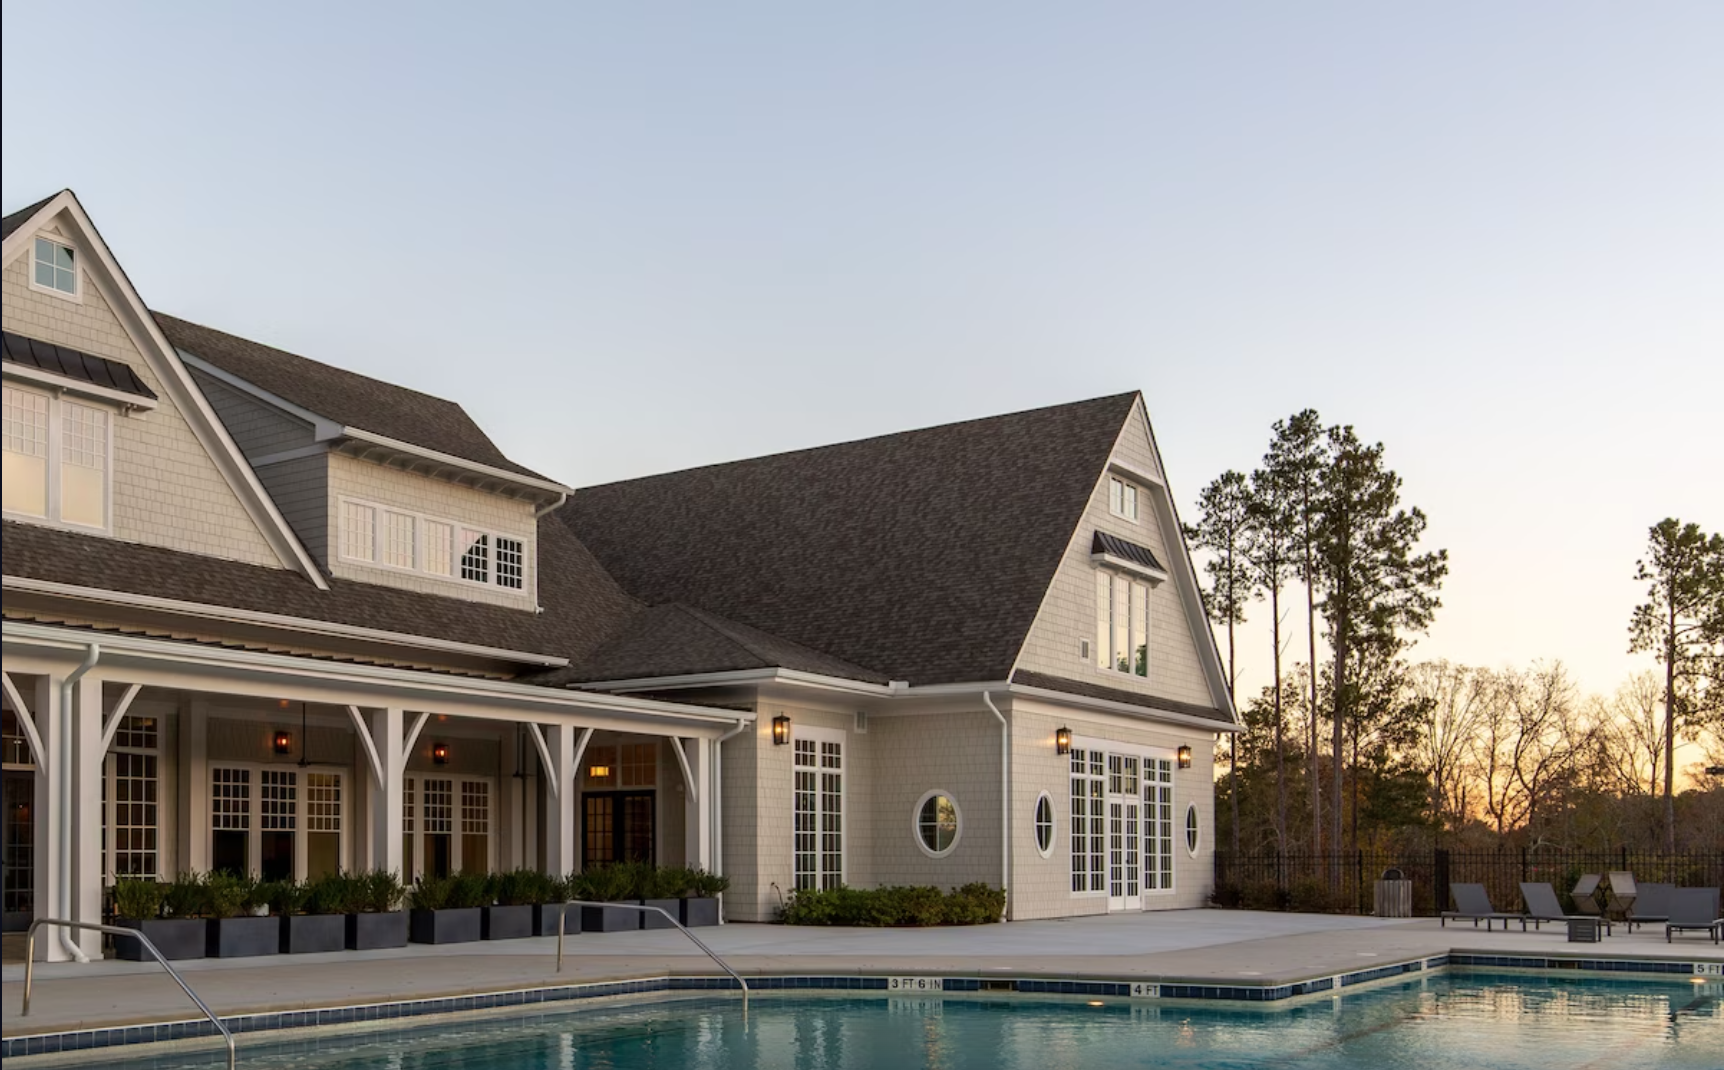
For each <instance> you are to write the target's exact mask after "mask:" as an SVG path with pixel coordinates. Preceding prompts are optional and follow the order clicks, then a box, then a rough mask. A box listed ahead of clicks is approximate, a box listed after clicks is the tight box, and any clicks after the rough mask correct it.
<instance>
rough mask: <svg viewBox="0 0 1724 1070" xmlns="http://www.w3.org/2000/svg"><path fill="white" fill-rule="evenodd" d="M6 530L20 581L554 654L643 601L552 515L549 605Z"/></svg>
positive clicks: (543, 531)
mask: <svg viewBox="0 0 1724 1070" xmlns="http://www.w3.org/2000/svg"><path fill="white" fill-rule="evenodd" d="M3 530H4V532H5V553H4V554H3V555H0V561H3V562H4V569H5V575H6V577H7V578H8V579H9V580H10V579H12V578H14V577H17V578H22V579H26V580H38V581H46V582H49V583H54V584H64V585H67V586H71V587H84V588H92V589H96V590H100V591H112V592H119V593H121V594H130V595H140V596H145V597H149V598H153V599H172V600H174V601H178V602H186V603H195V604H198V605H203V606H218V607H224V608H230V609H237V610H243V611H247V612H250V613H255V614H269V615H272V616H274V617H291V618H298V619H301V620H305V621H317V622H326V623H330V624H336V625H341V626H345V627H350V628H363V629H370V630H374V631H380V632H390V633H395V634H398V635H402V636H415V637H421V638H426V639H434V640H439V641H441V642H444V643H459V644H480V645H483V646H485V647H489V648H494V649H498V650H508V651H515V652H519V653H530V654H539V655H544V656H545V657H547V658H554V659H564V658H568V659H572V660H578V659H581V658H585V657H587V656H589V655H590V654H591V653H592V652H593V651H595V650H597V649H598V647H599V646H600V645H601V644H602V643H603V642H604V640H605V639H606V638H607V637H609V636H610V635H611V634H612V633H614V632H616V631H617V630H618V629H619V628H620V627H622V626H623V625H624V624H625V623H626V622H627V621H628V620H629V618H630V617H631V616H633V615H634V614H635V613H637V612H638V610H639V607H638V606H637V605H636V604H635V603H634V602H633V601H632V600H631V599H630V598H629V597H628V596H627V595H625V594H624V593H623V592H622V591H621V590H620V589H619V588H618V587H617V586H616V584H615V583H613V582H612V581H611V579H610V577H609V576H607V575H605V572H604V569H602V568H600V567H599V564H598V562H597V561H595V560H594V559H593V557H592V555H591V554H589V553H587V551H586V548H585V547H583V546H582V545H581V544H580V542H579V541H578V540H577V539H575V538H574V536H573V535H571V534H570V533H569V531H568V530H567V529H566V528H565V527H563V525H562V524H560V523H559V522H557V521H556V520H554V519H552V518H549V517H547V518H545V519H543V520H541V521H540V522H539V538H538V550H539V601H540V604H541V605H543V606H544V607H545V611H544V612H543V613H534V612H532V611H530V610H520V609H509V608H506V607H503V606H493V605H488V604H485V603H481V602H469V601H466V600H465V599H460V598H453V597H445V596H442V595H434V594H425V593H422V592H418V591H409V590H404V589H401V588H396V587H384V586H380V585H377V584H371V583H360V582H356V581H353V580H344V579H337V578H332V579H330V580H329V581H328V583H329V589H328V590H324V591H320V590H318V589H317V588H315V587H313V586H312V585H311V584H310V583H308V582H307V581H306V580H305V578H304V577H302V576H300V575H298V574H296V573H293V572H288V571H286V570H283V569H275V568H264V567H261V566H258V565H248V564H245V563H243V562H239V561H230V560H227V559H225V558H218V557H206V556H204V555H202V554H193V553H185V552H182V551H179V550H168V549H163V548H161V547H156V546H145V545H142V544H139V543H132V542H125V541H122V540H120V539H108V538H101V537H99V536H94V535H84V534H80V533H77V532H72V531H66V530H64V529H59V528H51V527H46V526H43V525H40V524H30V523H23V522H19V521H13V520H8V521H5V522H4V525H3ZM426 656H427V655H423V654H421V655H420V658H421V659H423V658H424V657H426ZM408 660H412V658H411V656H410V655H409V656H408Z"/></svg>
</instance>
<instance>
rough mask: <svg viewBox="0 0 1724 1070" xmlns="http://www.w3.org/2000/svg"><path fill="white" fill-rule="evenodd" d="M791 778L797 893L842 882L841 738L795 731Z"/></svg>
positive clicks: (813, 730) (837, 734)
mask: <svg viewBox="0 0 1724 1070" xmlns="http://www.w3.org/2000/svg"><path fill="white" fill-rule="evenodd" d="M791 742H792V744H793V746H792V748H791V749H792V752H793V753H792V755H791V775H792V776H793V777H794V784H793V789H792V794H793V798H792V808H793V811H794V813H793V817H794V826H793V836H794V837H795V839H794V841H793V849H794V854H795V867H796V872H795V877H796V887H797V888H798V889H814V888H820V889H827V888H836V887H838V886H839V885H841V884H843V883H844V733H842V732H834V731H830V730H823V729H818V728H802V727H798V728H797V729H796V738H795V739H793V740H792V741H791Z"/></svg>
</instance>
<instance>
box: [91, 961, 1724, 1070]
mask: <svg viewBox="0 0 1724 1070" xmlns="http://www.w3.org/2000/svg"><path fill="white" fill-rule="evenodd" d="M221 1061H222V1060H221V1057H220V1056H218V1055H216V1054H215V1053H213V1052H211V1053H209V1054H205V1053H204V1052H202V1051H200V1052H198V1053H197V1054H195V1055H194V1054H190V1053H180V1054H174V1055H169V1056H162V1057H155V1058H150V1059H136V1060H104V1062H105V1063H106V1064H107V1065H108V1066H109V1067H110V1068H111V1070H182V1068H192V1067H209V1066H215V1065H219V1064H220V1062H221ZM239 1065H240V1066H241V1067H244V1068H246V1070H597V1068H605V1070H684V1068H687V1070H745V1068H756V1067H758V1068H761V1070H904V1068H910V1067H930V1068H939V1070H1080V1068H1082V1070H1087V1068H1091V1067H1097V1068H1114V1067H1169V1068H1189V1070H1196V1068H1205V1070H1209V1068H1226V1070H1255V1068H1259V1067H1270V1066H1274V1067H1289V1068H1296V1070H1366V1068H1369V1070H1385V1068H1396V1067H1417V1068H1420V1070H1451V1068H1452V1070H1463V1068H1464V1070H1477V1068H1486V1067H1489V1068H1499V1067H1500V1068H1504V1070H1509V1068H1515V1070H1518V1068H1526V1070H1551V1068H1555V1067H1563V1068H1580V1067H1600V1068H1608V1070H1650V1068H1654V1067H1670V1068H1677V1070H1686V1068H1695V1070H1701V1068H1704V1070H1717V1068H1719V1067H1721V1066H1724V985H1721V984H1719V983H1716V982H1715V983H1711V984H1706V985H1695V984H1690V983H1688V982H1686V981H1673V982H1662V981H1644V980H1634V981H1625V980H1603V979H1600V980H1593V979H1575V978H1566V977H1565V978H1561V979H1552V978H1546V977H1538V976H1517V975H1508V974H1487V973H1444V974H1437V975H1427V976H1424V977H1422V978H1420V979H1418V980H1414V981H1409V982H1405V983H1396V984H1386V985H1383V986H1379V987H1374V988H1371V989H1368V990H1363V991H1354V992H1348V993H1345V994H1343V995H1339V996H1334V997H1327V996H1322V997H1313V998H1311V999H1309V1000H1306V1001H1302V1002H1299V1003H1297V1004H1296V1005H1292V1006H1286V1005H1283V1006H1280V1007H1274V1006H1251V1005H1238V1004H1224V1005H1214V1004H1210V1003H1204V1004H1198V1003H1195V1002H1175V1001H1142V1002H1135V1003H1134V1002H1130V1001H1127V1000H1123V999H1110V1000H1098V1001H1094V1002H1090V1001H1084V1000H1065V1001H1057V1000H1052V999H1049V1000H1038V999H1034V998H1026V997H1023V996H1005V997H999V998H993V997H987V996H975V995H962V996H957V995H947V996H944V997H940V996H937V995H936V996H934V997H932V998H909V999H898V998H872V999H859V998H844V997H807V996H782V997H765V998H756V999H755V1000H754V1001H753V1004H752V1010H751V1013H750V1015H749V1020H748V1023H747V1025H746V1026H744V1023H743V1020H742V1014H741V1010H740V1004H739V1002H738V1001H737V1000H735V999H701V1000H698V1001H667V1002H659V1003H654V1004H650V1005H637V1006H632V1007H618V1006H614V1005H613V1006H610V1007H606V1008H600V1009H588V1010H576V1011H559V1012H554V1013H549V1014H540V1015H533V1016H528V1017H512V1018H508V1019H488V1020H483V1021H477V1020H467V1021H460V1022H453V1023H452V1022H444V1023H442V1024H439V1025H434V1026H424V1027H419V1028H414V1029H408V1030H400V1031H390V1032H387V1033H372V1034H361V1035H348V1036H335V1037H328V1038H321V1039H317V1040H309V1041H298V1042H288V1043H281V1042H277V1043H256V1042H254V1043H247V1044H244V1045H243V1046H242V1047H241V1049H240V1061H239Z"/></svg>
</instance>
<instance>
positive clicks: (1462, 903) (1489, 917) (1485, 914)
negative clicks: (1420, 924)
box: [1439, 884, 1526, 932]
mask: <svg viewBox="0 0 1724 1070" xmlns="http://www.w3.org/2000/svg"><path fill="white" fill-rule="evenodd" d="M1449 894H1450V895H1451V896H1453V897H1454V900H1455V909H1453V910H1445V911H1443V912H1442V914H1441V915H1439V918H1440V924H1441V926H1442V927H1443V928H1447V927H1448V924H1449V919H1450V918H1455V919H1462V918H1470V919H1472V923H1473V928H1475V929H1476V928H1478V927H1479V921H1480V920H1481V919H1483V921H1484V923H1485V931H1486V932H1489V931H1490V928H1491V923H1492V922H1493V921H1498V920H1501V921H1502V923H1503V932H1508V923H1509V922H1511V921H1518V922H1520V927H1521V929H1522V930H1525V929H1526V915H1525V914H1505V913H1503V912H1502V911H1500V910H1497V909H1496V908H1494V907H1492V906H1491V897H1490V895H1489V894H1488V893H1487V892H1486V891H1485V886H1484V885H1482V884H1451V885H1449Z"/></svg>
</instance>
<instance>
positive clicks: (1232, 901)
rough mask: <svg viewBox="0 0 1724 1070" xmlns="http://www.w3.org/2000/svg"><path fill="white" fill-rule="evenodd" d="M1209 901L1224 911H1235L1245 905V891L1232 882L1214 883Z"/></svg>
mask: <svg viewBox="0 0 1724 1070" xmlns="http://www.w3.org/2000/svg"><path fill="white" fill-rule="evenodd" d="M1209 901H1210V903H1212V904H1214V905H1215V906H1218V907H1221V908H1223V909H1225V910H1237V909H1238V908H1239V907H1241V906H1243V905H1244V904H1245V889H1243V888H1241V887H1240V886H1239V885H1238V884H1237V883H1235V882H1233V881H1216V882H1215V890H1214V891H1212V892H1210V893H1209Z"/></svg>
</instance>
